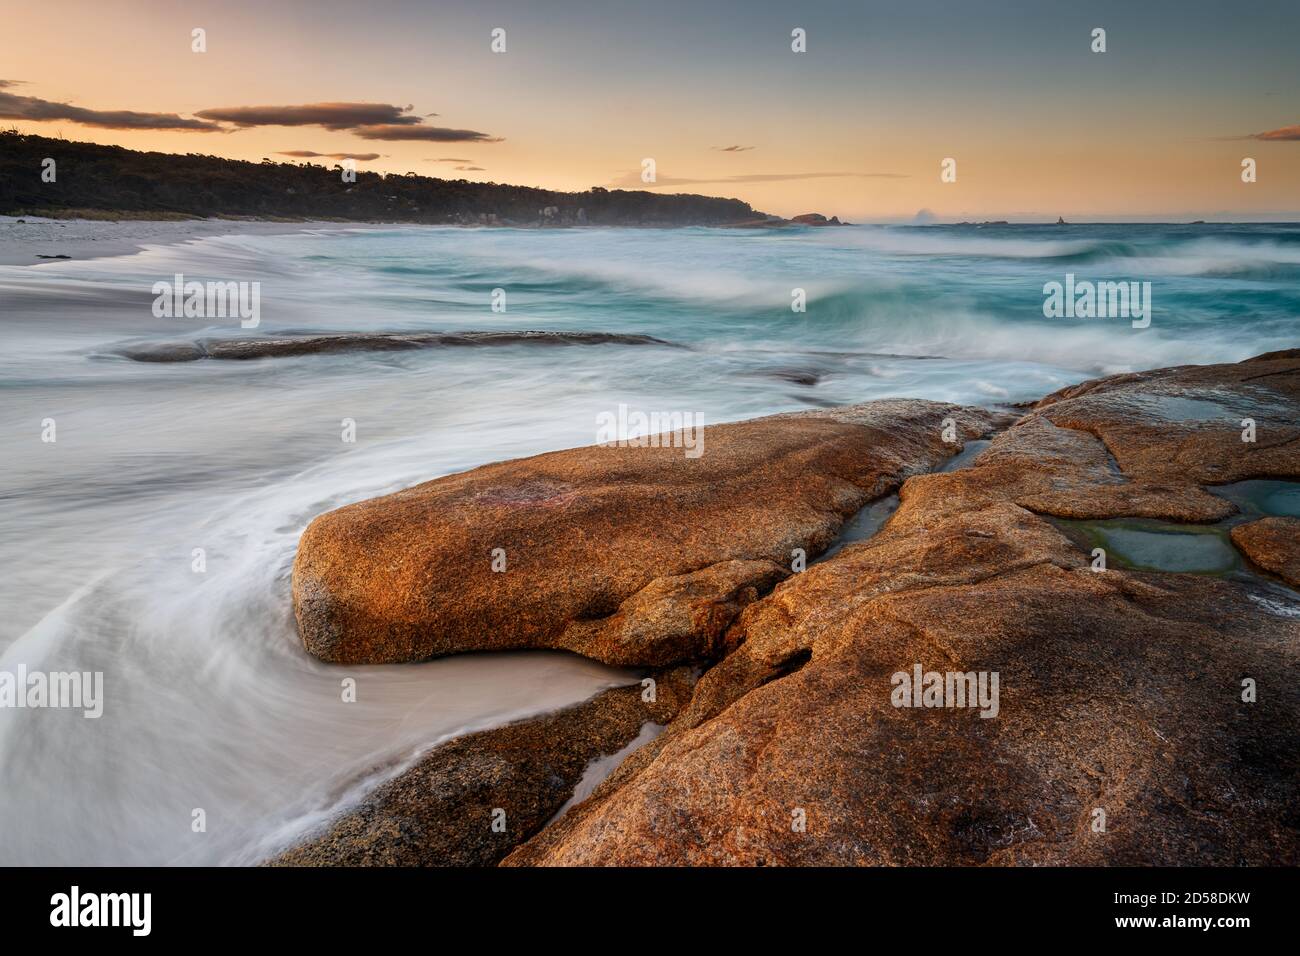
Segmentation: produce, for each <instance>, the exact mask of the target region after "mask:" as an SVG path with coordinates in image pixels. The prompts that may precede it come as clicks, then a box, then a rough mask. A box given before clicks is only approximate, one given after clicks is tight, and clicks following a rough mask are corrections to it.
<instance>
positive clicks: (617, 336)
mask: <svg viewBox="0 0 1300 956" xmlns="http://www.w3.org/2000/svg"><path fill="white" fill-rule="evenodd" d="M523 344H527V345H661V346H667V347H671V348H682V346H679V345H674V343H672V342H667V341H664V340H663V339H657V338H655V337H654V336H652V335H637V334H630V333H615V332H532V331H524V332H339V333H336V334H332V335H291V336H281V337H278V338H275V337H270V336H258V337H250V338H242V339H235V338H231V339H199V340H198V341H195V342H160V343H150V344H146V345H133V346H130V347H127V348H123V349H119V350H118V351H117V353H116V354H118V355H121V356H123V357H125V358H129V359H134V360H135V361H137V362H197V361H198V360H199V359H226V360H231V361H246V360H249V359H262V358H289V357H292V356H297V355H325V354H333V353H338V352H404V351H409V350H412V349H433V348H471V347H483V346H491V345H523Z"/></svg>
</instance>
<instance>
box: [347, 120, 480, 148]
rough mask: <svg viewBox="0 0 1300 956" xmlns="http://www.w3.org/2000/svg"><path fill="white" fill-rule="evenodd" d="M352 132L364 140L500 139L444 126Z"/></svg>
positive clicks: (379, 125) (371, 128)
mask: <svg viewBox="0 0 1300 956" xmlns="http://www.w3.org/2000/svg"><path fill="white" fill-rule="evenodd" d="M352 132H353V133H354V134H355V135H357V136H360V137H361V138H362V139H382V140H387V141H390V142H393V141H397V140H424V141H426V142H431V143H499V142H501V138H500V137H496V136H489V135H488V134H487V133H480V132H479V131H478V130H473V129H446V128H444V127H442V126H395V125H393V124H391V123H376V124H374V125H372V126H358V127H356V128H355V129H353V130H352Z"/></svg>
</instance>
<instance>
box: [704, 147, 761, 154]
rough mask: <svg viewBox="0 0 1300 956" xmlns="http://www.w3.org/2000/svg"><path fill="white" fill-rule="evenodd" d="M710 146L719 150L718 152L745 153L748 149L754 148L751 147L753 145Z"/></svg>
mask: <svg viewBox="0 0 1300 956" xmlns="http://www.w3.org/2000/svg"><path fill="white" fill-rule="evenodd" d="M711 148H712V149H716V150H717V151H718V152H720V153H746V152H748V151H749V150H751V149H754V148H755V147H753V146H714V147H711Z"/></svg>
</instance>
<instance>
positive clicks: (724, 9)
mask: <svg viewBox="0 0 1300 956" xmlns="http://www.w3.org/2000/svg"><path fill="white" fill-rule="evenodd" d="M1134 7H1140V9H1132V8H1134ZM0 14H2V16H0V22H2V23H3V32H2V33H0V125H2V126H4V127H6V128H8V127H16V128H18V129H20V130H22V131H24V132H31V133H39V134H42V135H51V136H53V135H58V136H63V137H65V138H67V139H75V140H89V141H93V142H99V143H112V144H119V145H122V146H127V147H131V148H134V149H150V150H161V151H165V152H178V153H183V152H199V153H210V154H215V155H219V156H227V157H232V158H238V159H249V160H260V159H261V158H263V157H268V158H273V159H279V160H282V161H289V157H286V156H284V155H282V154H285V153H290V152H314V153H319V154H326V155H325V156H324V157H323V158H314V159H312V160H311V161H313V162H323V163H326V164H329V165H332V164H333V163H334V162H336V160H335V159H334V158H330V156H329V154H338V155H344V154H352V155H361V156H366V155H369V154H378V155H377V156H376V157H375V158H373V159H366V160H362V161H359V162H358V168H360V169H372V170H377V171H381V172H397V173H402V172H406V171H408V170H413V171H416V172H419V173H422V174H425V175H431V176H442V177H446V178H461V177H463V178H467V179H474V180H480V181H492V182H509V183H518V184H524V185H535V186H544V187H549V188H555V189H585V188H588V187H590V186H608V187H618V186H622V187H626V188H654V189H657V190H660V191H668V192H699V193H705V194H710V195H725V196H737V197H739V198H741V199H744V200H746V201H748V202H750V203H752V204H753V205H754V206H755V207H756V208H758V209H761V210H763V211H766V212H772V213H777V214H781V215H794V214H797V213H802V212H809V211H819V212H823V213H825V214H827V215H831V214H838V215H840V216H841V217H844V218H848V219H851V220H855V221H888V220H909V219H911V218H912V217H914V216H915V215H916V214H917V212H918V211H919V210H922V209H925V210H929V211H932V212H933V214H934V215H935V216H936V217H938V218H939V219H988V218H1011V219H1053V220H1054V219H1055V218H1056V216H1058V215H1064V216H1065V217H1066V218H1067V219H1072V220H1087V219H1125V218H1129V219H1152V218H1156V219H1160V218H1164V219H1181V218H1205V219H1300V69H1298V68H1297V67H1298V66H1300V63H1298V62H1297V57H1296V52H1295V39H1296V37H1297V36H1300V4H1297V3H1293V2H1281V0H1279V2H1262V3H1254V4H1251V5H1249V7H1248V8H1246V7H1243V6H1242V5H1240V4H1229V3H1219V2H1198V0H1188V2H1152V3H1144V4H1133V3H1127V2H1125V3H1109V2H1107V3H1065V2H1061V3H1053V2H999V3H995V2H991V0H990V2H975V0H973V2H968V3H956V2H952V0H950V2H947V3H927V2H923V0H915V2H910V3H907V4H895V3H871V2H857V3H817V2H813V3H808V4H794V3H768V2H762V0H752V2H744V3H741V2H736V3H724V2H718V3H708V2H700V3H678V2H662V3H630V2H618V0H615V2H607V3H577V2H565V0H554V2H545V3H543V2H530V3H523V2H516V3H494V2H475V3H469V2H463V3H462V2H440V0H422V2H398V0H388V2H386V0H375V2H371V3H364V4H362V3H354V2H347V3H345V2H334V0H321V2H305V0H282V2H275V0H263V2H256V3H254V2H245V0H223V2H211V3H210V2H187V3H177V2H164V0H97V2H87V0H64V2H61V3H58V4H38V3H30V2H25V0H24V2H14V0H0ZM1097 27H1101V28H1104V29H1105V30H1106V43H1107V49H1106V51H1105V52H1104V53H1094V52H1092V50H1091V45H1092V42H1093V41H1092V30H1093V29H1094V28H1097ZM195 28H202V29H203V30H204V31H206V41H207V51H206V52H204V53H195V52H193V51H192V49H191V35H192V30H193V29H195ZM494 28H502V29H504V30H505V31H506V33H505V37H506V50H505V52H503V53H494V52H493V51H492V49H491V31H492V30H493V29H494ZM795 28H801V29H803V30H805V31H806V34H807V51H806V52H803V53H795V52H793V51H792V50H791V31H792V30H793V29H795ZM312 104H334V106H333V107H332V108H331V109H326V110H323V111H320V110H318V111H316V112H311V111H304V110H302V109H301V108H302V107H305V106H309V105H312ZM349 104H361V105H363V106H367V107H369V108H370V109H368V110H360V111H359V110H357V109H349V108H348V105H349ZM251 107H274V108H275V109H273V110H263V111H254V110H250V109H249V108H251ZM124 111H125V112H126V113H128V114H140V115H127V116H125V117H124V116H123V115H122V114H123V112H124ZM372 114H373V115H372ZM433 114H436V115H433ZM183 124H188V125H187V126H184V125H183ZM412 130H415V132H412ZM647 157H649V158H653V159H654V160H655V162H656V165H657V172H658V182H657V183H656V184H654V185H653V186H644V187H643V184H642V183H641V181H640V177H639V171H640V167H641V161H642V160H643V159H644V158H647ZM946 157H952V158H954V159H956V160H957V173H958V175H957V182H955V183H943V182H941V181H940V175H939V173H940V163H941V161H942V160H943V159H944V158H946ZM1244 157H1252V158H1254V159H1255V160H1256V161H1257V164H1258V181H1257V182H1254V183H1249V184H1247V183H1243V182H1242V181H1241V161H1242V159H1243V158H1244ZM295 161H296V160H295Z"/></svg>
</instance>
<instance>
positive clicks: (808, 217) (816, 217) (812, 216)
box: [790, 212, 849, 226]
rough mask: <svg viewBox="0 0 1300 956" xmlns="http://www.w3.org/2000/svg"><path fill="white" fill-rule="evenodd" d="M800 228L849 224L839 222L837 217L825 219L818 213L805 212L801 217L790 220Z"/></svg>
mask: <svg viewBox="0 0 1300 956" xmlns="http://www.w3.org/2000/svg"><path fill="white" fill-rule="evenodd" d="M790 221H791V222H795V223H798V224H799V225H801V226H847V225H849V223H847V222H840V217H839V216H831V218H829V219H827V218H826V217H825V216H823V215H822V214H821V213H819V212H806V213H804V214H803V215H802V216H795V217H794V218H793V219H791V220H790Z"/></svg>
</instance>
